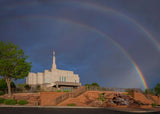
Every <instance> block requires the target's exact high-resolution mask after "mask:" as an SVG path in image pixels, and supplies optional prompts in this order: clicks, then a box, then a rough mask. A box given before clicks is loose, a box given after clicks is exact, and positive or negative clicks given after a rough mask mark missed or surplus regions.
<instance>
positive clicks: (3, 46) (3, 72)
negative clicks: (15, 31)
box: [0, 41, 31, 96]
mask: <svg viewBox="0 0 160 114" xmlns="http://www.w3.org/2000/svg"><path fill="white" fill-rule="evenodd" d="M27 58H28V56H25V55H24V51H23V50H22V49H20V48H19V46H17V45H15V44H13V43H12V42H7V43H5V42H3V41H1V42H0V76H2V77H3V79H4V80H5V81H6V83H7V87H8V95H9V96H10V95H11V85H10V83H11V82H12V81H13V80H14V79H15V80H17V79H24V78H25V77H26V76H27V75H28V73H29V72H30V70H31V63H30V62H26V59H27Z"/></svg>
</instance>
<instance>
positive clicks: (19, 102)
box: [18, 100, 28, 105]
mask: <svg viewBox="0 0 160 114" xmlns="http://www.w3.org/2000/svg"><path fill="white" fill-rule="evenodd" d="M18 104H19V105H25V104H28V102H27V101H26V100H19V101H18Z"/></svg>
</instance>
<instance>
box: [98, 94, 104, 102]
mask: <svg viewBox="0 0 160 114" xmlns="http://www.w3.org/2000/svg"><path fill="white" fill-rule="evenodd" d="M97 99H98V100H102V101H103V102H104V101H105V100H106V98H105V93H100V94H99V97H98V98H97Z"/></svg>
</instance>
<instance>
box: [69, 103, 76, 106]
mask: <svg viewBox="0 0 160 114" xmlns="http://www.w3.org/2000/svg"><path fill="white" fill-rule="evenodd" d="M68 106H76V104H74V103H72V104H68Z"/></svg>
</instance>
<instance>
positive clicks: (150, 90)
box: [145, 89, 154, 94]
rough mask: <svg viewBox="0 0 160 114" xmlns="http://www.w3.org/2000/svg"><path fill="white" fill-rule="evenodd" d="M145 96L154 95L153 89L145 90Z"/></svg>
mask: <svg viewBox="0 0 160 114" xmlns="http://www.w3.org/2000/svg"><path fill="white" fill-rule="evenodd" d="M145 94H154V92H153V89H145Z"/></svg>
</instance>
